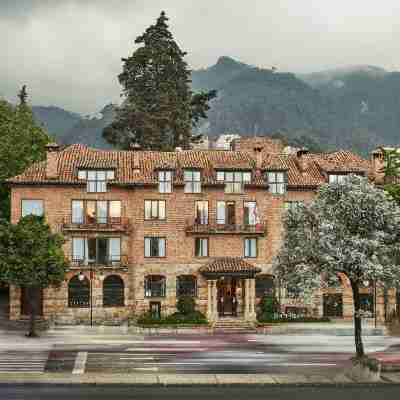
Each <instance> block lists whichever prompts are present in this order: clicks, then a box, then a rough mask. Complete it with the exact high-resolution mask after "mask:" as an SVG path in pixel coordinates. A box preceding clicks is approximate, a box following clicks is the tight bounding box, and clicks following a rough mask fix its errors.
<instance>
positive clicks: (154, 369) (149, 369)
mask: <svg viewBox="0 0 400 400" xmlns="http://www.w3.org/2000/svg"><path fill="white" fill-rule="evenodd" d="M132 369H134V370H135V371H153V372H157V371H158V368H156V367H148V368H140V367H137V368H132Z"/></svg>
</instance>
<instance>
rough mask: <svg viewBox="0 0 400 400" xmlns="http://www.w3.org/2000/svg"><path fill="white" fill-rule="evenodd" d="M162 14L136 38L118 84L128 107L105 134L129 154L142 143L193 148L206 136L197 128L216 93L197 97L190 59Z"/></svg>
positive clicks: (121, 109)
mask: <svg viewBox="0 0 400 400" xmlns="http://www.w3.org/2000/svg"><path fill="white" fill-rule="evenodd" d="M167 21H168V18H167V16H166V15H165V12H162V13H161V15H160V17H159V18H158V19H157V22H156V24H155V25H151V26H150V27H149V28H147V29H146V31H145V32H144V33H143V34H142V35H141V36H139V37H137V38H136V40H135V44H136V45H139V46H140V47H139V48H137V49H136V50H135V51H134V52H133V54H132V55H131V56H130V57H129V58H123V59H122V61H123V63H124V64H123V71H122V73H121V74H120V75H119V77H118V78H119V82H120V84H121V85H122V86H123V95H124V97H125V101H124V102H123V104H122V105H121V107H119V108H118V109H117V115H116V119H115V121H114V122H112V123H111V124H110V125H109V126H108V127H107V128H106V129H105V130H104V133H103V135H104V137H105V138H106V140H107V141H108V142H110V143H111V144H113V145H116V146H119V147H122V148H129V146H130V144H132V143H137V144H139V145H140V146H141V147H143V148H145V149H152V150H173V149H175V147H178V146H180V147H183V148H189V147H190V144H191V143H192V142H198V141H199V140H200V139H201V135H193V134H192V127H194V126H196V125H197V124H198V122H199V120H200V119H202V118H205V117H206V112H207V110H208V109H209V106H208V102H209V100H211V99H212V98H213V97H215V92H214V91H209V92H200V93H197V94H193V93H192V91H191V90H190V82H191V81H190V73H191V72H190V70H189V69H188V66H187V63H186V62H185V61H184V57H185V55H186V53H185V52H183V51H182V50H181V49H180V48H179V46H178V44H177V43H176V42H175V40H174V38H173V36H172V33H171V32H170V30H169V29H168V25H167Z"/></svg>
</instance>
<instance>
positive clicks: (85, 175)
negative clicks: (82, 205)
mask: <svg viewBox="0 0 400 400" xmlns="http://www.w3.org/2000/svg"><path fill="white" fill-rule="evenodd" d="M89 173H94V174H95V178H94V179H89ZM103 173H104V179H98V177H99V174H103ZM115 175H116V174H115V169H113V168H105V169H103V168H99V169H97V168H93V169H91V168H88V169H85V168H79V169H78V172H77V175H76V176H77V178H78V180H80V181H83V180H84V181H86V191H87V193H107V192H108V182H109V181H113V180H115ZM92 184H94V188H95V190H91V189H92V186H91V185H92ZM103 184H104V190H98V189H99V188H101V189H103Z"/></svg>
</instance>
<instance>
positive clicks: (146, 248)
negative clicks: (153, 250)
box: [144, 238, 151, 257]
mask: <svg viewBox="0 0 400 400" xmlns="http://www.w3.org/2000/svg"><path fill="white" fill-rule="evenodd" d="M150 247H151V238H145V239H144V256H145V257H150Z"/></svg>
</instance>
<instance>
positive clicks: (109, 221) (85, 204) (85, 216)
mask: <svg viewBox="0 0 400 400" xmlns="http://www.w3.org/2000/svg"><path fill="white" fill-rule="evenodd" d="M78 202H82V203H83V221H82V222H74V207H73V204H74V203H78ZM99 202H106V203H107V217H106V222H100V221H99V219H98V218H99V217H98V215H99V212H98V209H99V208H98V203H99ZM88 203H95V207H94V220H95V221H94V222H90V221H89V219H88ZM110 203H119V214H120V215H119V217H111V216H110V209H111V207H110V205H111V204H110ZM113 219H118V220H119V221H118V222H114V221H113ZM121 221H122V200H97V199H72V200H71V223H72V224H76V225H92V224H98V225H107V224H113V223H114V224H115V223H121Z"/></svg>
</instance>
